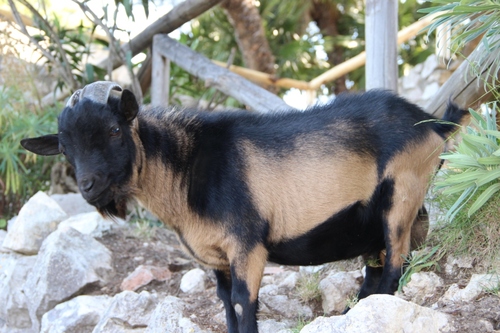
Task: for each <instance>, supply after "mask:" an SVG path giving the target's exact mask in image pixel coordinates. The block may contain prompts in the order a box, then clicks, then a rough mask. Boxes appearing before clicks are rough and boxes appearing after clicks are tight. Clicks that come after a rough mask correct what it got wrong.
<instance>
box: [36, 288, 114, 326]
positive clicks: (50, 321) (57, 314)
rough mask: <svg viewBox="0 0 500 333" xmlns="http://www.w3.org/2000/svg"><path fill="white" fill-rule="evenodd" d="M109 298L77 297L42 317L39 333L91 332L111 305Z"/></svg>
mask: <svg viewBox="0 0 500 333" xmlns="http://www.w3.org/2000/svg"><path fill="white" fill-rule="evenodd" d="M111 299H112V298H111V297H109V296H105V295H104V296H87V295H83V296H78V297H75V298H73V299H71V300H69V301H67V302H64V303H61V304H58V305H57V306H56V307H55V308H53V309H52V310H50V311H49V312H47V313H45V314H44V315H43V317H42V328H41V330H40V333H64V332H92V330H93V329H94V327H95V326H96V325H97V323H98V322H99V321H100V320H101V316H102V315H103V314H104V312H105V311H106V309H107V308H108V307H109V305H110V303H111Z"/></svg>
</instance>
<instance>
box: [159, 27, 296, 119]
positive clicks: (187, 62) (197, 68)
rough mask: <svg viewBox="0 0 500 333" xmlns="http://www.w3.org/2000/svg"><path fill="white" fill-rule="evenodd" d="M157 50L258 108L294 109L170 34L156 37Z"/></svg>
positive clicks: (223, 90) (207, 82) (240, 100)
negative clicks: (169, 35)
mask: <svg viewBox="0 0 500 333" xmlns="http://www.w3.org/2000/svg"><path fill="white" fill-rule="evenodd" d="M153 52H158V53H159V54H161V55H162V56H163V57H165V58H168V59H170V60H171V61H173V62H175V63H176V64H177V65H178V66H179V67H181V68H183V69H184V70H185V71H187V72H188V73H190V74H192V75H194V76H196V77H199V78H201V79H203V80H204V81H205V83H206V84H207V85H209V86H212V87H214V88H216V89H217V90H220V91H221V92H223V93H224V94H226V95H229V96H231V97H233V98H235V99H236V100H238V101H239V102H240V103H243V104H245V105H247V106H249V107H250V108H252V109H254V110H256V111H260V112H269V111H274V110H284V109H291V107H290V106H288V105H287V104H286V103H285V102H284V101H283V100H282V99H281V98H279V97H278V96H276V95H274V94H272V93H270V92H268V91H267V90H265V89H263V88H261V87H259V86H257V85H255V84H253V83H251V82H250V81H248V80H246V79H244V78H243V77H241V76H239V75H236V74H234V73H232V72H231V71H229V70H228V69H226V68H222V67H220V66H217V65H215V64H214V63H212V62H211V61H210V60H209V59H207V58H206V57H204V56H202V55H201V54H198V53H196V52H194V51H193V50H191V49H190V48H189V47H187V46H185V45H182V44H180V43H179V42H177V41H176V40H174V39H172V38H170V37H168V36H167V35H164V34H159V35H156V36H155V37H154V38H153ZM153 71H154V69H153Z"/></svg>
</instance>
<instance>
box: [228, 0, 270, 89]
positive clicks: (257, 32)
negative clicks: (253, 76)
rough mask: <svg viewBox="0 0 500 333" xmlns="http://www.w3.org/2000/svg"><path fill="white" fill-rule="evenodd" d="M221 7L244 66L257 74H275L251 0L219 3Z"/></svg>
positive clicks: (233, 0)
mask: <svg viewBox="0 0 500 333" xmlns="http://www.w3.org/2000/svg"><path fill="white" fill-rule="evenodd" d="M221 7H222V8H224V10H225V11H226V15H227V17H228V19H229V22H230V23H231V25H232V26H233V28H234V34H235V37H236V42H237V43H238V47H239V49H240V51H241V53H242V55H243V61H244V62H245V66H246V67H248V68H250V69H254V70H257V71H259V72H264V73H268V74H275V73H276V69H275V68H274V65H275V59H274V55H273V54H272V52H271V48H270V47H269V42H268V41H267V38H266V35H265V33H264V28H263V26H262V20H261V17H260V14H259V11H258V10H257V8H256V7H255V5H254V2H253V0H226V1H224V2H222V3H221ZM273 89H274V88H273ZM273 89H271V90H273Z"/></svg>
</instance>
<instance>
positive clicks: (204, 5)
mask: <svg viewBox="0 0 500 333" xmlns="http://www.w3.org/2000/svg"><path fill="white" fill-rule="evenodd" d="M221 1H222V0H185V1H183V2H181V3H180V4H178V5H177V6H175V7H174V8H173V9H172V10H171V11H169V12H168V13H167V14H165V15H163V16H162V17H160V18H159V19H158V20H156V21H155V22H153V23H152V24H151V25H149V26H148V27H147V28H146V29H144V30H143V31H142V32H141V33H140V34H138V35H137V36H136V37H134V38H132V40H131V41H130V42H128V43H126V44H123V45H122V50H123V51H124V52H125V54H127V53H128V52H130V53H131V54H132V56H135V55H136V54H138V53H139V52H141V51H143V50H144V49H146V48H147V47H148V46H150V45H151V43H152V41H153V36H154V35H156V34H162V33H169V32H172V31H174V30H175V29H177V28H179V27H180V26H181V25H183V24H184V23H186V22H188V21H190V20H192V19H194V18H195V17H197V16H199V15H201V14H203V13H204V12H206V11H207V10H209V9H210V8H212V7H213V6H215V5H217V4H218V3H219V2H221ZM108 61H110V59H109V58H108V59H105V60H103V61H101V62H100V63H99V64H98V65H97V66H99V67H102V68H107V63H108ZM112 61H113V69H115V68H117V67H119V66H121V65H123V63H122V62H121V60H120V59H112Z"/></svg>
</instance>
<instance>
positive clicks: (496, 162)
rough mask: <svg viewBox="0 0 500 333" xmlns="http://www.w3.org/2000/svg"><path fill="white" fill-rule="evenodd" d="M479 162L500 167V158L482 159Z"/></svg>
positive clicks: (489, 157)
mask: <svg viewBox="0 0 500 333" xmlns="http://www.w3.org/2000/svg"><path fill="white" fill-rule="evenodd" d="M477 162H478V163H479V164H484V165H500V156H494V155H493V156H487V157H480V158H478V159H477Z"/></svg>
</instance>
